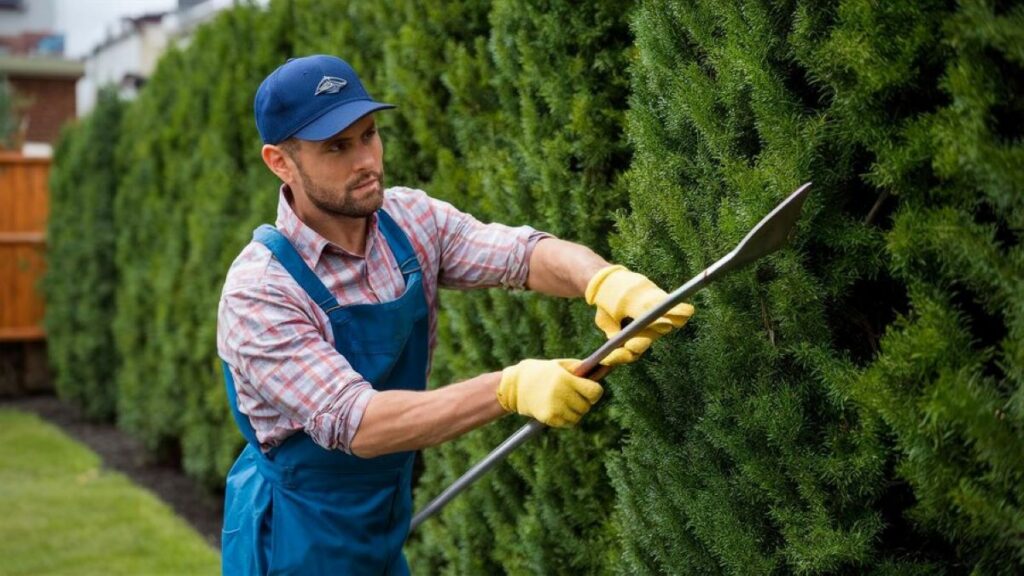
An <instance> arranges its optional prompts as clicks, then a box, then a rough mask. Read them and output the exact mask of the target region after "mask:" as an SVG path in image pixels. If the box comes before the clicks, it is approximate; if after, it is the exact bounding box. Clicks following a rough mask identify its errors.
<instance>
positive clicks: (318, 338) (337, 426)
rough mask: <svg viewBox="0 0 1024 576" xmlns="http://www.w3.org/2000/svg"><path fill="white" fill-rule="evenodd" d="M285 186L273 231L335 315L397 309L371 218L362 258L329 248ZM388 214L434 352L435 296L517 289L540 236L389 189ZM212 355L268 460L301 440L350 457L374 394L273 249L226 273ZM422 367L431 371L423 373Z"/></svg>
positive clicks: (245, 258)
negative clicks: (358, 308) (425, 313)
mask: <svg viewBox="0 0 1024 576" xmlns="http://www.w3.org/2000/svg"><path fill="white" fill-rule="evenodd" d="M290 195H291V191H290V190H289V189H288V188H287V187H286V186H282V187H281V192H280V198H279V200H278V205H277V223H276V225H277V228H278V230H280V231H281V233H282V234H283V235H284V236H285V237H286V238H288V240H289V241H290V242H291V243H292V245H293V246H294V247H295V249H296V251H298V253H299V255H300V256H301V257H302V259H303V261H305V263H306V264H307V265H308V266H309V267H310V269H311V270H313V271H314V272H315V273H316V275H317V276H318V277H319V278H320V280H321V281H322V282H323V283H324V285H325V286H326V287H327V289H328V290H330V292H331V294H333V295H334V297H335V298H337V299H338V302H339V303H340V304H341V305H342V306H346V305H350V304H367V303H371V304H376V303H380V302H387V301H390V300H394V299H396V298H398V297H399V296H401V295H402V293H403V292H404V290H405V281H404V280H403V278H402V274H401V272H400V271H399V270H398V264H397V263H396V262H395V259H394V256H393V255H392V254H391V250H390V249H389V248H388V245H387V241H386V240H385V239H384V236H383V234H381V231H380V230H379V229H378V228H377V215H376V214H374V215H372V216H370V221H369V224H370V226H369V233H368V237H367V241H366V254H365V256H357V255H355V254H352V253H351V252H348V251H346V250H344V249H342V248H340V247H339V246H337V245H335V244H332V243H330V242H329V241H327V240H326V239H324V238H323V237H322V236H320V235H319V234H317V233H316V232H314V231H313V229H311V228H309V227H308V226H306V225H305V224H304V223H303V222H302V221H301V220H299V218H298V216H296V214H295V212H294V211H293V210H292V207H291V205H290V203H289V199H290ZM384 209H385V210H387V212H388V214H390V215H391V216H392V218H394V219H395V221H396V222H397V223H398V225H399V226H400V227H401V228H402V230H403V231H404V232H405V233H406V235H407V236H408V237H409V241H410V243H411V244H412V246H413V249H414V250H415V252H416V256H417V258H419V261H420V265H421V266H422V269H423V286H424V291H425V292H426V298H427V308H428V310H429V325H430V341H429V344H430V350H431V355H432V353H433V349H434V345H435V343H436V331H437V287H438V285H441V286H445V287H452V288H475V287H489V286H504V287H506V288H522V287H524V286H525V284H526V278H527V274H528V272H529V266H528V264H529V259H530V254H531V253H532V251H533V247H534V246H535V245H536V243H537V242H538V241H539V240H540V239H541V238H544V237H546V236H547V235H546V234H543V233H540V232H537V231H536V230H534V229H532V228H530V227H528V226H521V227H518V228H511V227H508V226H505V225H502V224H482V223H480V222H479V221H478V220H476V219H475V218H473V217H472V216H470V215H469V214H465V213H463V212H460V211H459V210H457V209H455V208H454V207H453V206H452V205H451V204H448V203H447V202H442V201H440V200H435V199H433V198H430V197H429V196H427V195H426V194H425V193H424V192H422V191H420V190H413V189H409V188H389V189H387V190H386V191H385V195H384ZM217 350H218V353H219V354H220V357H221V358H222V359H224V360H225V361H226V362H227V363H228V364H229V365H230V366H231V374H232V376H233V377H234V380H235V388H236V390H237V392H238V409H239V411H241V412H242V413H243V414H245V415H247V416H248V417H249V421H250V422H251V423H252V427H253V429H254V430H255V431H256V438H257V439H258V440H259V442H260V446H261V448H262V449H263V450H264V451H267V450H269V449H270V448H271V447H273V446H276V445H278V444H280V443H281V442H282V441H284V440H285V439H286V438H287V437H289V436H291V435H292V434H294V433H295V432H296V431H297V430H304V431H305V432H306V433H307V434H309V436H310V437H311V438H312V439H313V441H314V442H316V443H317V444H319V445H320V446H323V447H324V448H328V449H341V450H344V451H346V452H349V451H350V449H349V446H350V445H351V442H352V438H353V437H354V436H355V433H356V430H358V429H359V423H360V421H361V420H362V417H363V412H364V411H365V410H366V405H367V404H368V403H369V401H370V398H371V397H372V396H373V395H374V394H376V393H377V392H376V391H375V390H374V389H373V388H372V386H371V385H370V383H369V382H367V381H366V380H365V379H364V378H363V377H362V376H361V375H360V374H359V373H358V372H356V371H355V369H353V368H352V366H351V365H350V364H349V363H348V361H346V360H345V357H344V356H342V355H341V354H339V353H338V351H337V350H335V349H334V335H333V333H332V330H331V327H330V322H329V320H328V318H327V315H326V314H324V312H323V310H321V309H320V308H319V307H318V306H317V305H316V303H315V302H314V301H313V300H311V299H310V298H309V296H307V295H306V293H305V291H304V290H303V289H302V288H300V287H299V285H298V284H297V283H296V282H295V281H294V280H293V279H292V277H291V276H290V275H289V274H288V272H287V271H286V270H285V269H284V267H283V266H281V264H280V263H279V262H277V260H275V259H274V258H273V257H272V255H271V253H270V250H269V249H267V248H266V246H264V245H263V244H261V243H259V242H255V241H253V242H250V243H249V244H248V245H247V246H246V247H245V248H244V249H243V250H242V253H241V254H239V255H238V258H236V259H235V261H234V263H233V264H232V265H231V269H230V270H229V271H228V275H227V279H226V281H225V284H224V290H223V292H222V294H221V299H220V307H219V311H218V320H217ZM429 370H430V369H429V361H428V368H427V371H428V372H429Z"/></svg>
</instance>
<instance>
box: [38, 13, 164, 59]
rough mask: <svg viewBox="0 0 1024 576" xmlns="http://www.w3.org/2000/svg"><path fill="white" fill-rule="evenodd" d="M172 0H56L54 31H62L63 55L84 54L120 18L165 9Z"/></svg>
mask: <svg viewBox="0 0 1024 576" xmlns="http://www.w3.org/2000/svg"><path fill="white" fill-rule="evenodd" d="M177 4H178V3H177V1H176V0H57V26H56V28H57V32H63V33H64V55H65V56H67V57H69V58H78V57H80V56H85V55H86V54H88V53H89V51H90V50H92V48H93V47H94V46H96V45H97V44H99V43H100V42H102V41H103V39H104V38H106V36H107V31H108V30H110V31H115V30H118V29H119V28H118V26H119V22H120V20H121V18H123V17H126V16H141V15H143V14H152V13H154V12H165V11H168V10H172V9H174V8H175V7H176V6H177Z"/></svg>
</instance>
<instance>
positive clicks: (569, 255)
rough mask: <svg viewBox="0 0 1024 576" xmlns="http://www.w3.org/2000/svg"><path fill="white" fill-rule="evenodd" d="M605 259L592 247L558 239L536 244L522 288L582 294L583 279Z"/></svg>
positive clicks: (584, 283) (566, 294)
mask: <svg viewBox="0 0 1024 576" xmlns="http://www.w3.org/2000/svg"><path fill="white" fill-rule="evenodd" d="M608 265H609V264H608V262H607V261H606V260H605V259H604V258H602V257H600V256H598V255H597V254H596V253H595V252H594V251H593V250H591V249H590V248H587V247H586V246H582V245H580V244H575V243H573V242H567V241H565V240H560V239H558V238H545V239H543V240H541V241H540V242H538V243H537V245H536V246H535V247H534V249H533V254H532V255H531V256H530V274H529V276H528V277H527V280H526V287H527V288H529V289H530V290H534V291H537V292H541V293H544V294H548V295H550V296H563V297H574V296H582V295H583V292H584V291H585V290H586V288H587V282H589V281H590V279H591V278H592V277H593V276H594V274H595V273H597V271H598V270H600V269H602V268H604V267H606V266H608Z"/></svg>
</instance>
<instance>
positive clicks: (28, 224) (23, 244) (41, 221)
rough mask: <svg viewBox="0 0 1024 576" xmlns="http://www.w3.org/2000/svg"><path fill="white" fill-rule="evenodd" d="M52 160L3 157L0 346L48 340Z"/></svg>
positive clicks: (0, 179) (0, 181) (0, 154)
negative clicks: (45, 281) (43, 287)
mask: <svg viewBox="0 0 1024 576" xmlns="http://www.w3.org/2000/svg"><path fill="white" fill-rule="evenodd" d="M49 173H50V159H49V158H26V157H24V156H22V155H21V154H16V153H11V152H0V342H17V341H22V342H24V341H33V340H42V339H44V338H46V332H45V331H44V330H43V325H42V324H43V296H42V293H41V291H40V289H39V280H40V279H41V278H42V276H43V271H44V269H45V265H46V262H45V251H46V217H47V214H48V213H49V205H50V203H49V191H48V188H47V183H48V178H49Z"/></svg>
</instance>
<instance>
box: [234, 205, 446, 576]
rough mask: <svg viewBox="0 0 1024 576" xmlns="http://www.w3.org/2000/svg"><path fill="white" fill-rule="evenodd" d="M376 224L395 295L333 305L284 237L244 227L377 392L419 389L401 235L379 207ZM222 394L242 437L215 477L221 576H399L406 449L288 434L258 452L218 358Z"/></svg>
mask: <svg viewBox="0 0 1024 576" xmlns="http://www.w3.org/2000/svg"><path fill="white" fill-rule="evenodd" d="M377 216H378V223H379V226H380V229H381V232H382V233H383V235H384V238H385V239H387V244H388V246H389V247H390V249H391V252H392V254H394V256H395V261H396V262H399V268H400V269H401V272H402V277H403V278H404V279H405V293H404V294H402V296H400V297H399V298H398V299H396V300H393V301H391V302H385V303H381V304H356V305H352V306H345V307H342V306H340V305H339V304H338V302H337V300H336V299H335V298H334V297H333V296H332V295H331V294H330V292H329V291H328V290H327V288H326V287H325V286H324V285H323V283H322V282H320V280H319V279H318V278H317V277H316V275H315V274H314V273H313V271H312V270H310V269H309V267H308V266H306V264H305V262H303V260H302V258H301V257H300V256H299V254H298V252H296V251H295V248H294V247H292V245H291V243H289V242H288V240H287V239H286V238H285V237H284V236H282V235H281V233H280V232H278V231H277V229H276V228H273V227H271V226H268V225H263V226H260V227H259V228H257V229H256V231H255V232H253V238H254V239H255V240H257V241H259V242H262V243H263V244H265V245H266V246H267V248H269V249H270V251H271V252H273V254H274V257H275V258H276V259H277V260H278V262H280V263H281V264H282V265H283V266H284V267H285V269H286V270H288V272H289V273H290V274H291V276H292V277H293V278H294V279H295V281H296V282H298V283H299V285H300V286H302V288H303V289H304V290H306V292H307V293H308V294H309V295H310V297H312V298H313V300H314V301H315V302H316V303H317V305H318V306H320V308H321V309H323V311H324V312H325V313H327V316H328V317H329V318H330V321H331V329H332V330H333V332H334V341H335V348H336V349H337V350H338V352H339V353H341V354H342V355H344V356H345V358H346V359H347V360H348V361H349V363H351V364H352V367H353V368H355V370H356V371H358V372H359V373H360V374H362V375H363V377H364V378H366V380H367V381H369V382H370V383H371V384H372V385H373V387H374V388H375V389H377V390H398V389H401V390H423V389H424V388H425V387H426V369H427V355H428V350H427V347H428V344H427V338H428V333H427V331H428V328H427V303H426V297H425V296H424V293H423V279H422V273H421V272H420V265H419V261H418V260H417V258H416V254H415V252H413V249H412V246H411V245H410V243H409V239H408V237H407V236H406V235H405V233H404V232H402V230H401V229H400V228H399V227H398V225H397V224H396V223H395V221H394V220H392V219H391V217H390V216H388V214H387V213H386V212H384V211H383V210H378V211H377ZM224 376H225V378H226V384H227V391H228V401H229V402H230V404H231V411H232V413H233V414H234V417H235V421H236V422H237V423H238V427H239V428H240V429H241V430H242V434H243V435H244V436H245V439H246V440H247V444H246V446H245V449H244V450H243V451H242V453H241V454H240V455H239V457H238V460H236V461H235V464H234V466H233V467H232V468H231V472H230V473H229V474H228V478H227V488H226V493H225V502H224V532H223V538H222V540H223V541H222V569H223V573H224V574H245V575H264V574H303V575H306V574H310V575H323V576H328V575H348V574H357V575H358V574H389V575H404V574H408V573H409V568H408V565H407V564H406V561H405V555H404V554H402V545H403V544H404V542H405V538H406V536H407V534H408V532H409V522H410V518H411V516H412V464H413V458H414V453H413V452H399V453H394V454H387V455H384V456H380V457H376V458H358V457H356V456H351V455H349V454H345V453H344V452H341V451H340V450H326V449H324V448H322V447H320V446H319V445H317V444H316V443H314V442H313V440H312V439H311V438H310V437H309V436H308V435H307V434H305V433H303V432H301V431H300V432H297V433H296V434H294V435H293V436H290V437H289V438H288V439H287V440H285V442H283V443H282V444H281V445H280V446H277V447H275V448H274V449H273V450H271V451H270V452H269V453H267V454H263V453H262V452H261V451H260V448H259V443H258V442H257V440H256V435H255V432H254V431H253V428H252V425H251V424H250V423H249V419H248V417H246V416H245V415H244V414H242V413H240V412H239V411H238V400H237V396H236V392H235V386H234V382H233V380H232V377H231V371H230V370H229V369H228V365H227V364H226V363H224Z"/></svg>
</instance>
